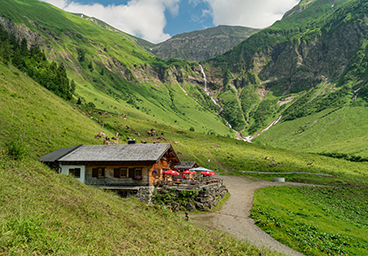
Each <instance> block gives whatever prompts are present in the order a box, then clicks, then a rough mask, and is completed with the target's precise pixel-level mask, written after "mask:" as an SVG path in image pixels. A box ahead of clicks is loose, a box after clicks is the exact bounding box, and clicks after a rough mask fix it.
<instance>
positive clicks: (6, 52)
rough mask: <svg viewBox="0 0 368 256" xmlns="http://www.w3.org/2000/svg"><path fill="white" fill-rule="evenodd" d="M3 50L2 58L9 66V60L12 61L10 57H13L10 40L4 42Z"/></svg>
mask: <svg viewBox="0 0 368 256" xmlns="http://www.w3.org/2000/svg"><path fill="white" fill-rule="evenodd" d="M2 48H3V50H2V53H1V56H2V58H3V61H4V64H8V62H9V60H10V56H11V49H10V44H9V40H6V41H5V42H3V47H2Z"/></svg>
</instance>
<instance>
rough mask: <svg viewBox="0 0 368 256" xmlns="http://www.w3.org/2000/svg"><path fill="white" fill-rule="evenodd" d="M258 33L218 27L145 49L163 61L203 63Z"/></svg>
mask: <svg viewBox="0 0 368 256" xmlns="http://www.w3.org/2000/svg"><path fill="white" fill-rule="evenodd" d="M258 31H259V29H253V28H247V27H240V26H218V27H215V28H207V29H205V30H200V31H193V32H189V33H183V34H179V35H175V36H173V37H172V38H170V39H168V40H167V41H165V42H163V43H159V44H156V45H154V46H149V47H148V48H147V47H145V48H146V49H147V50H148V51H151V52H152V53H153V54H154V55H156V56H158V57H160V58H162V59H172V58H177V59H182V60H188V61H202V60H205V59H209V58H212V57H215V56H217V55H220V54H223V53H225V52H227V51H228V50H230V49H232V48H233V47H234V46H236V45H238V44H240V43H241V42H242V41H244V40H245V39H247V38H248V37H250V36H251V35H253V34H255V33H257V32H258Z"/></svg>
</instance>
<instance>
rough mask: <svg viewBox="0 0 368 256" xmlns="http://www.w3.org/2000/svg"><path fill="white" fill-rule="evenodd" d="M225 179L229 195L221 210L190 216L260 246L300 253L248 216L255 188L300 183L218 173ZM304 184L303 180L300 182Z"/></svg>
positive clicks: (286, 253)
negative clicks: (251, 178) (263, 229)
mask: <svg viewBox="0 0 368 256" xmlns="http://www.w3.org/2000/svg"><path fill="white" fill-rule="evenodd" d="M218 178H221V179H223V180H224V183H225V185H226V187H227V188H228V190H229V192H230V194H231V196H230V198H229V199H228V201H227V202H226V204H225V205H224V206H223V208H222V209H221V210H220V211H217V212H215V213H209V214H196V215H191V220H193V221H194V222H195V223H198V224H200V225H203V226H207V227H213V226H215V227H217V228H219V229H222V230H224V231H226V232H228V233H230V234H233V235H235V236H236V237H237V238H239V239H241V240H246V241H248V242H249V243H250V244H252V245H255V246H257V247H259V248H268V249H270V250H273V251H277V252H280V253H284V254H285V255H292V256H295V255H297V256H298V255H303V254H302V253H300V252H297V251H295V250H293V249H291V248H290V247H288V246H286V245H284V244H282V243H280V242H278V241H276V240H275V239H273V238H272V237H271V236H270V235H268V234H267V233H265V232H264V231H262V230H261V229H260V228H259V227H257V226H256V225H255V224H254V220H253V219H251V218H250V217H249V215H250V210H251V208H252V204H253V194H254V191H256V190H257V189H260V188H263V187H269V186H285V185H301V184H298V183H290V182H285V183H277V182H271V181H264V180H250V179H246V178H243V177H239V176H219V177H218ZM302 185H304V184H302Z"/></svg>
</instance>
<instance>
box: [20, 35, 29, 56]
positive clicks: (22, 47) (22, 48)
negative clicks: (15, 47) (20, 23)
mask: <svg viewBox="0 0 368 256" xmlns="http://www.w3.org/2000/svg"><path fill="white" fill-rule="evenodd" d="M20 54H21V55H22V56H27V55H28V45H27V39H25V38H23V39H22V42H21V43H20Z"/></svg>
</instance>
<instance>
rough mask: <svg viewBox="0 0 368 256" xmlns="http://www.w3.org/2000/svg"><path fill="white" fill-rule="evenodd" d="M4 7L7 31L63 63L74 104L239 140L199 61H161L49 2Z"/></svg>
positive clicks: (124, 36)
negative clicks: (71, 82) (211, 93)
mask: <svg viewBox="0 0 368 256" xmlns="http://www.w3.org/2000/svg"><path fill="white" fill-rule="evenodd" d="M0 4H1V10H0V15H2V18H1V19H0V22H1V24H2V25H3V26H4V27H5V28H6V29H7V30H8V31H9V32H12V33H14V34H15V35H16V36H19V37H20V38H23V37H25V38H26V39H27V41H28V44H29V46H31V45H39V46H40V47H41V49H43V50H44V51H45V54H46V56H47V57H48V59H51V60H54V61H57V62H62V63H63V64H64V66H65V68H66V70H67V73H68V76H69V77H70V78H71V79H73V80H74V81H75V84H76V90H75V97H74V101H75V102H76V101H77V99H78V98H81V101H82V104H89V105H94V106H96V107H97V108H99V109H103V110H107V111H114V112H116V113H120V114H128V116H130V117H135V118H139V119H142V120H151V121H154V122H159V123H166V124H170V125H173V126H175V127H178V128H184V129H186V130H189V129H190V128H191V127H193V128H195V130H196V131H199V132H202V133H215V134H221V135H228V136H231V137H234V136H235V135H234V132H233V131H232V130H231V129H230V128H229V127H228V126H227V125H226V121H225V120H223V119H222V118H221V116H219V115H218V112H219V110H220V108H219V107H218V106H216V105H215V104H214V103H213V102H212V101H211V99H210V97H208V96H207V95H206V94H205V93H204V91H203V89H201V87H200V85H202V84H204V80H203V76H202V73H201V69H200V67H199V65H198V63H196V62H192V63H189V62H186V61H180V60H171V61H168V62H166V61H163V60H161V59H159V58H157V57H155V56H154V55H152V54H150V53H148V52H146V51H145V50H144V49H142V48H141V47H140V46H139V45H137V44H136V42H137V39H136V38H135V37H131V36H129V35H127V34H125V33H122V32H119V31H116V30H114V29H112V28H111V27H103V24H102V22H100V21H98V20H94V19H89V18H88V17H84V18H81V17H79V16H78V15H75V14H70V13H67V12H64V11H62V10H59V9H57V8H56V7H54V6H52V5H50V4H47V3H45V2H40V1H37V0H31V1H25V0H23V1H15V0H11V1H5V0H1V1H0ZM96 23H97V25H96Z"/></svg>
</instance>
